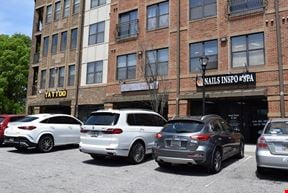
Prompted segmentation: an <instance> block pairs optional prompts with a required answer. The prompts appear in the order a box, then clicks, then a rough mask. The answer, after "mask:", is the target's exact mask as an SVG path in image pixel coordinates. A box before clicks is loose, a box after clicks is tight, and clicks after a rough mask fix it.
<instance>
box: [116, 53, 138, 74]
mask: <svg viewBox="0 0 288 193" xmlns="http://www.w3.org/2000/svg"><path fill="white" fill-rule="evenodd" d="M129 56H135V65H131V66H129V65H128V64H129V60H128V58H129ZM120 57H125V61H126V62H125V66H124V67H119V58H120ZM129 67H130V68H134V71H135V72H134V77H133V78H129ZM124 68H125V69H126V71H125V72H126V73H125V75H126V76H125V79H119V69H124ZM136 69H137V55H136V53H130V54H125V55H119V56H117V64H116V80H131V79H136ZM130 71H131V70H130Z"/></svg>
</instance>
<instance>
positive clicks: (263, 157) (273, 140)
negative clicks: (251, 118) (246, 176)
mask: <svg viewBox="0 0 288 193" xmlns="http://www.w3.org/2000/svg"><path fill="white" fill-rule="evenodd" d="M256 162H257V172H258V173H263V172H264V171H265V168H275V169H284V170H288V119H271V120H269V121H268V122H267V123H266V125H265V127H264V130H263V132H262V134H261V136H260V137H259V138H258V142H257V148H256Z"/></svg>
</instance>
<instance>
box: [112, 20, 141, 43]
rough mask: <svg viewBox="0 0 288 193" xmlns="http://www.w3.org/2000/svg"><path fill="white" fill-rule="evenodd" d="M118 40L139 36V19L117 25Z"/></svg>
mask: <svg viewBox="0 0 288 193" xmlns="http://www.w3.org/2000/svg"><path fill="white" fill-rule="evenodd" d="M116 27H117V37H116V38H117V39H125V38H131V37H137V36H138V19H136V20H131V21H128V22H123V23H119V24H117V26H116Z"/></svg>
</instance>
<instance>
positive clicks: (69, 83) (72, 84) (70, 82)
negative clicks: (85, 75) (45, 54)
mask: <svg viewBox="0 0 288 193" xmlns="http://www.w3.org/2000/svg"><path fill="white" fill-rule="evenodd" d="M72 68H74V70H73V71H74V73H71V72H73V71H71V69H72ZM75 75H76V66H75V64H71V65H69V67H68V83H67V84H68V86H74V84H75ZM72 77H73V78H72ZM72 79H73V80H72Z"/></svg>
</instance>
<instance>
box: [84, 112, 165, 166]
mask: <svg viewBox="0 0 288 193" xmlns="http://www.w3.org/2000/svg"><path fill="white" fill-rule="evenodd" d="M165 123H166V120H165V119H164V118H163V117H162V116H161V115H159V114H158V113H155V112H153V111H148V110H136V109H133V110H131V109H129V110H128V109H121V110H99V111H96V112H92V114H91V116H90V117H89V118H88V120H87V121H86V123H85V124H84V125H83V126H82V129H81V136H80V151H81V152H83V153H88V154H90V155H91V156H92V158H94V159H97V158H99V157H105V156H124V157H128V158H129V160H130V161H131V162H132V163H133V164H138V163H141V162H142V161H143V160H144V158H145V154H149V153H152V147H153V145H154V135H155V134H156V133H157V132H159V131H160V130H161V129H162V127H163V126H164V124H165Z"/></svg>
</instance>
